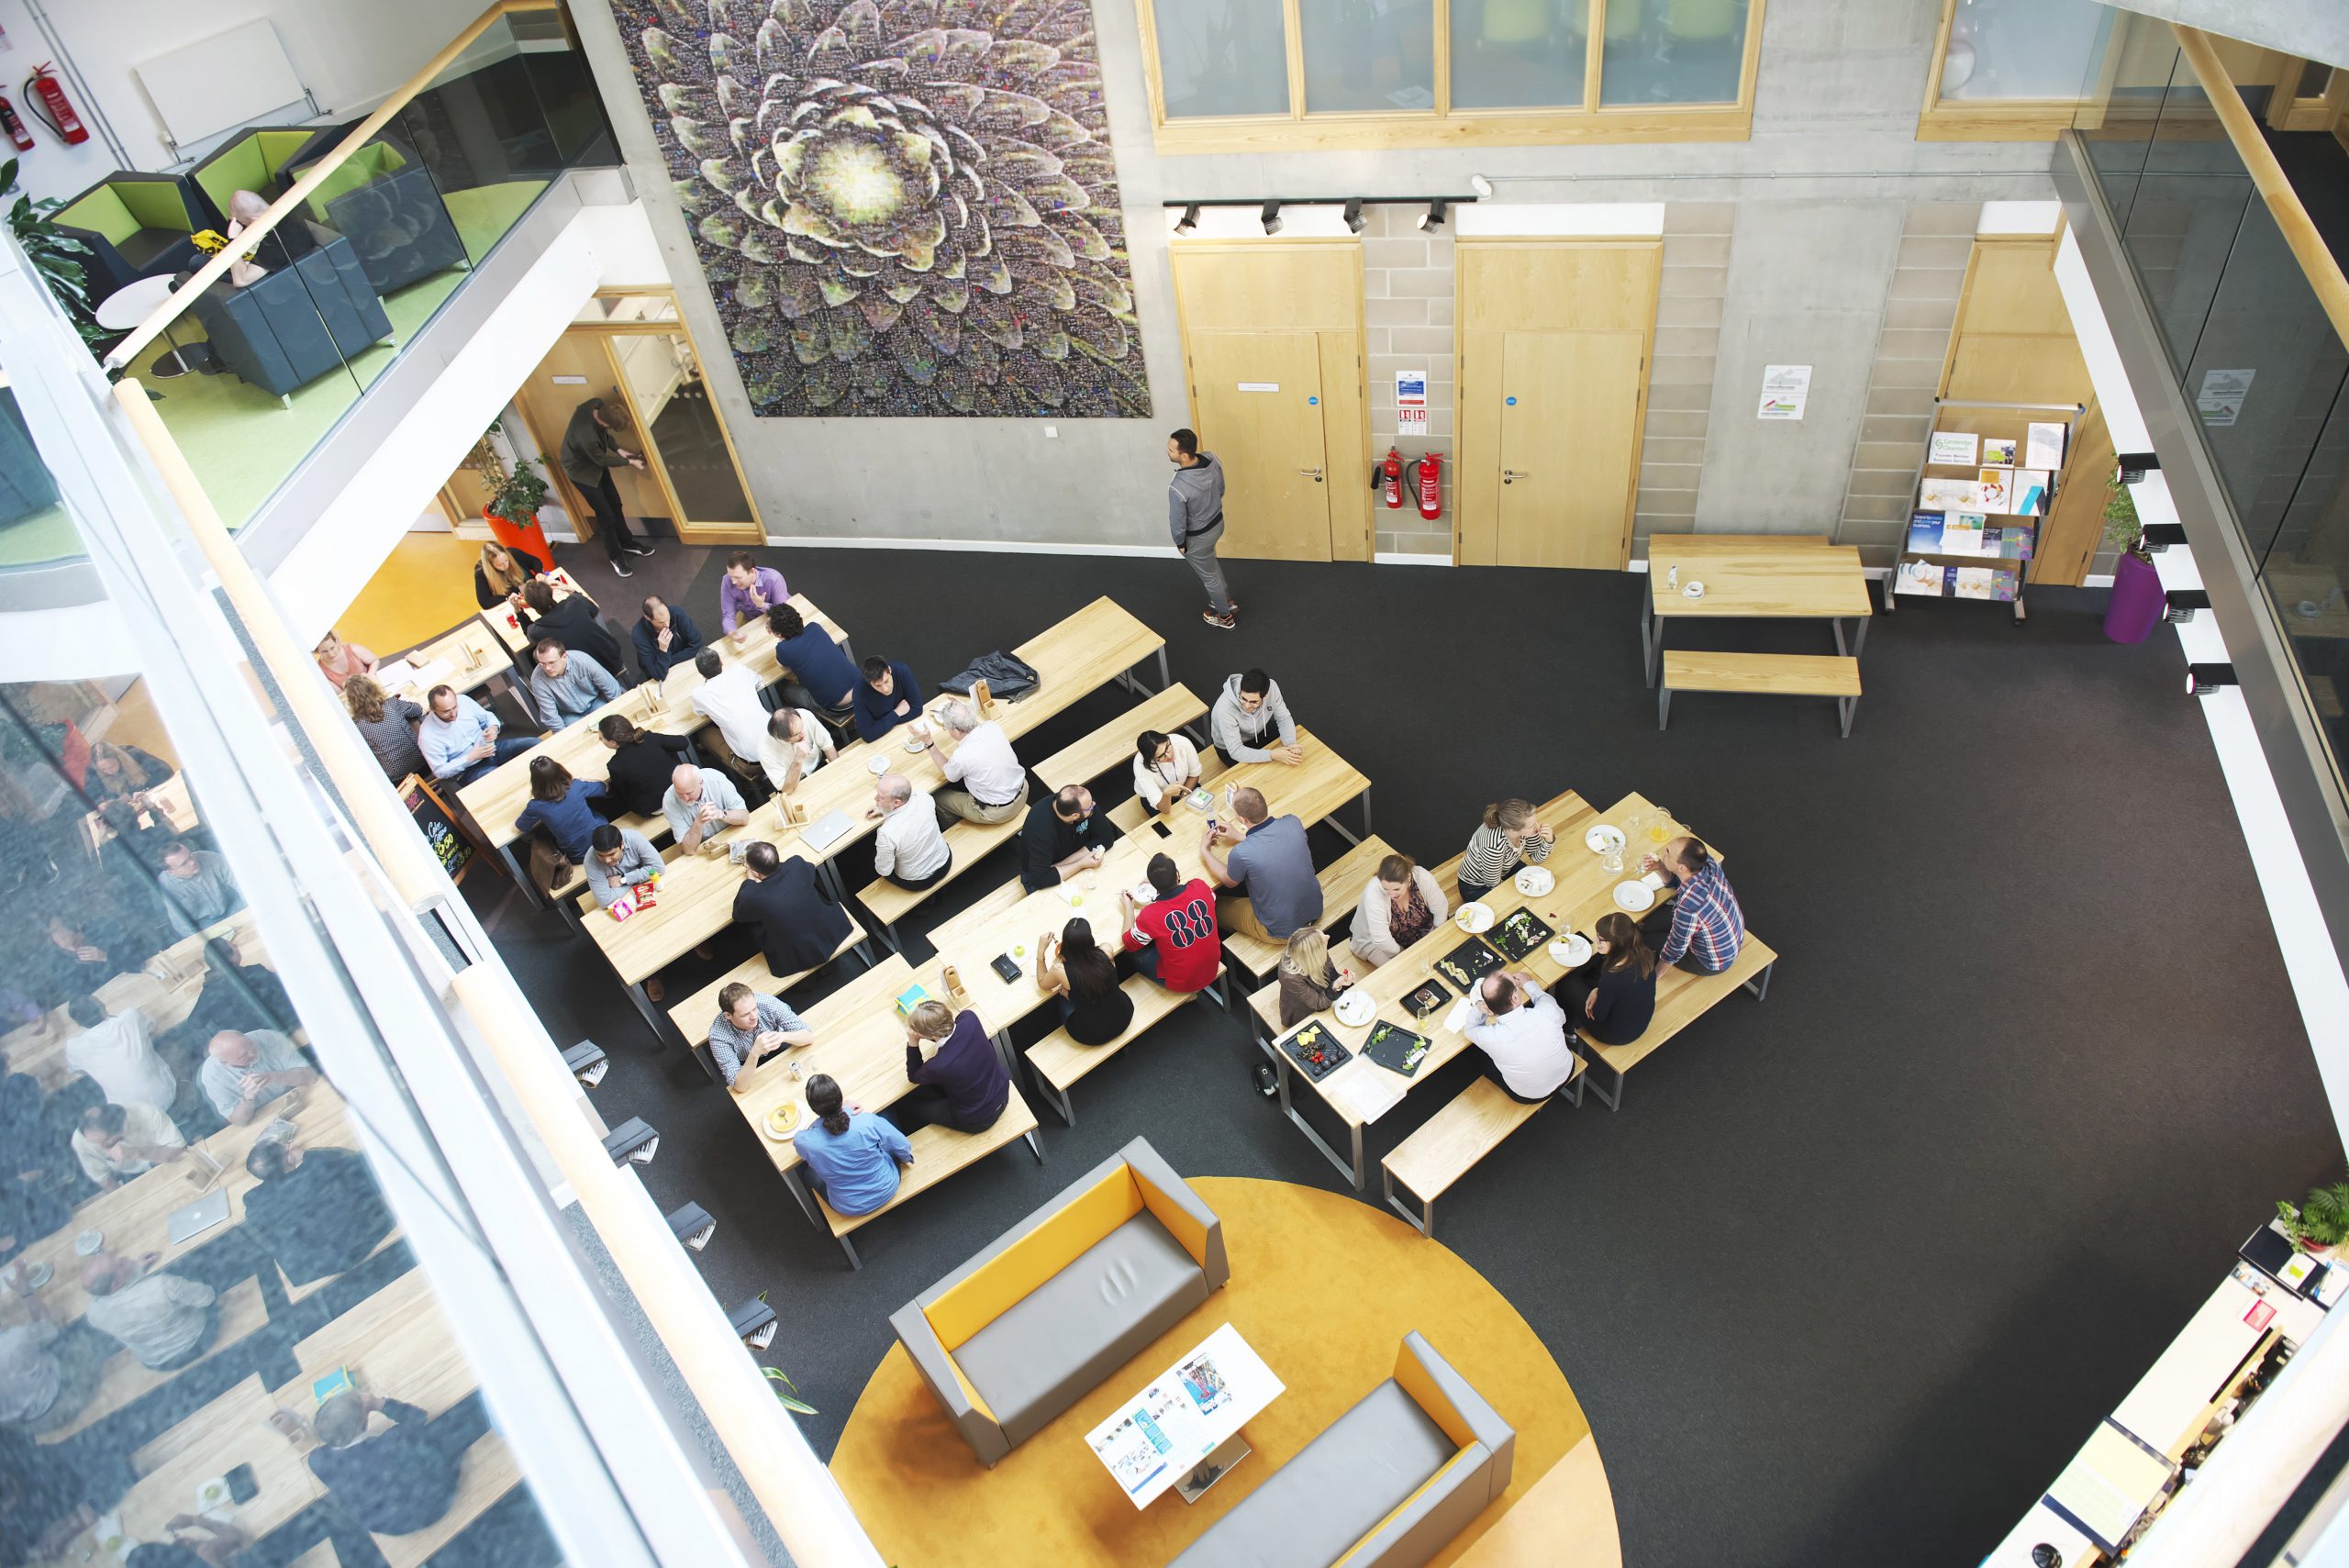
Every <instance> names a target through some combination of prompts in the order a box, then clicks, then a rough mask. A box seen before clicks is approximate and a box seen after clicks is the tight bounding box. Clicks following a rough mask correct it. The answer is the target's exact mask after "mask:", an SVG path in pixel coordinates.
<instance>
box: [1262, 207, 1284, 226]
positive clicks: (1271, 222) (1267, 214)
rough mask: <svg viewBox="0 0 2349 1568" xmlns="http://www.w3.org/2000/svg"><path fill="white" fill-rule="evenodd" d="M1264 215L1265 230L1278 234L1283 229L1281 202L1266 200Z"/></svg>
mask: <svg viewBox="0 0 2349 1568" xmlns="http://www.w3.org/2000/svg"><path fill="white" fill-rule="evenodd" d="M1263 216H1264V232H1265V233H1267V234H1278V233H1279V232H1280V231H1281V204H1280V203H1278V202H1266V203H1265V204H1264V215H1263Z"/></svg>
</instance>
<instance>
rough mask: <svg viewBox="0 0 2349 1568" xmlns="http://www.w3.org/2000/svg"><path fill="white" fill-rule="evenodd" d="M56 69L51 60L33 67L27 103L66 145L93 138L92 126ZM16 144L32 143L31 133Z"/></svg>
mask: <svg viewBox="0 0 2349 1568" xmlns="http://www.w3.org/2000/svg"><path fill="white" fill-rule="evenodd" d="M54 71H55V66H54V64H53V62H51V61H42V62H41V63H40V64H39V65H38V66H35V67H34V68H33V73H32V74H31V75H30V76H28V77H26V78H25V106H26V107H27V108H28V109H30V110H32V112H33V113H34V114H36V115H39V117H41V120H42V122H43V123H44V124H46V125H47V126H48V127H49V128H50V129H51V130H53V131H55V132H56V133H57V134H58V136H59V138H60V139H62V140H63V141H64V143H65V145H66V146H68V147H72V146H76V145H78V144H80V143H82V142H84V141H87V140H89V139H90V128H89V127H87V126H85V125H83V123H82V117H81V116H79V115H77V114H75V113H74V112H73V101H72V99H70V98H68V97H67V96H66V95H65V89H64V87H63V86H61V85H60V84H59V83H58V80H57V77H56V76H55V74H54ZM36 100H38V102H36ZM17 145H18V146H19V147H30V146H31V145H32V139H30V138H29V137H28V138H27V139H25V140H23V141H21V142H18V143H17Z"/></svg>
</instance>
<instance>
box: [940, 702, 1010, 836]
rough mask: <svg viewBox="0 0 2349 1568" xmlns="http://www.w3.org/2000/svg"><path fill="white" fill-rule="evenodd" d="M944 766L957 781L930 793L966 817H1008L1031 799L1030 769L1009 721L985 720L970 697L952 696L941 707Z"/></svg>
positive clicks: (952, 813)
mask: <svg viewBox="0 0 2349 1568" xmlns="http://www.w3.org/2000/svg"><path fill="white" fill-rule="evenodd" d="M938 717H939V721H940V728H941V733H940V734H939V736H938V757H939V762H938V765H939V771H940V772H941V773H944V774H945V775H946V782H947V784H949V785H952V786H953V787H951V788H947V789H941V790H940V791H939V792H938V793H937V794H936V795H932V796H930V798H931V799H932V800H934V801H936V802H937V803H938V809H939V810H941V811H943V812H945V813H946V814H947V815H948V816H949V817H961V818H962V819H963V821H965V822H979V823H991V822H1008V821H1010V820H1011V819H1012V818H1013V817H1017V816H1019V813H1020V812H1021V811H1022V810H1023V809H1024V808H1025V807H1026V806H1027V805H1028V769H1027V767H1026V766H1025V765H1024V764H1022V763H1021V762H1020V761H1019V753H1018V752H1016V751H1013V750H1012V749H1011V741H1010V740H1009V738H1008V737H1007V736H1006V735H1005V734H1004V732H1003V726H1002V725H1000V724H997V723H996V721H995V720H994V719H991V718H990V719H988V720H986V721H985V723H981V722H980V720H979V716H978V714H977V713H976V712H975V711H974V710H973V708H972V706H971V705H970V704H969V703H966V702H950V703H948V704H947V705H946V706H944V707H942V708H941V709H940V710H939V714H938Z"/></svg>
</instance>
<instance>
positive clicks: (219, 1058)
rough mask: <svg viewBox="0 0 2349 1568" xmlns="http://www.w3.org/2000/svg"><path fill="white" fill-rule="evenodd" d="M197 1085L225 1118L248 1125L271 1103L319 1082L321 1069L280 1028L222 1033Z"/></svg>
mask: <svg viewBox="0 0 2349 1568" xmlns="http://www.w3.org/2000/svg"><path fill="white" fill-rule="evenodd" d="M196 1081H197V1082H198V1083H199V1084H202V1085H203V1086H204V1097H205V1098H206V1099H207V1100H209V1101H211V1102H212V1108H213V1109H214V1110H216V1111H218V1112H219V1113H220V1116H221V1118H222V1119H223V1120H225V1121H227V1122H228V1124H229V1125H230V1126H231V1127H242V1126H244V1125H245V1123H247V1122H249V1121H250V1120H252V1119H253V1116H254V1114H255V1113H256V1112H258V1111H259V1110H260V1109H261V1107H262V1106H265V1105H267V1104H269V1102H270V1101H272V1100H273V1099H276V1098H277V1097H278V1096H280V1095H284V1094H287V1093H289V1092H291V1091H293V1090H295V1089H298V1088H301V1087H302V1086H303V1085H305V1084H315V1083H317V1081H318V1070H317V1068H315V1067H313V1066H311V1065H310V1064H309V1063H308V1062H305V1061H304V1060H303V1059H302V1053H301V1051H298V1050H296V1049H295V1045H294V1042H293V1041H292V1040H288V1039H286V1038H285V1037H284V1035H282V1034H279V1033H278V1032H277V1031H276V1030H275V1029H222V1030H221V1031H220V1032H219V1033H218V1034H216V1035H214V1036H213V1037H212V1040H211V1041H210V1043H209V1044H208V1045H206V1048H205V1058H204V1065H203V1066H202V1067H200V1068H198V1069H197V1070H196Z"/></svg>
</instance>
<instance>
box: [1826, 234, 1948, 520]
mask: <svg viewBox="0 0 2349 1568" xmlns="http://www.w3.org/2000/svg"><path fill="white" fill-rule="evenodd" d="M1981 210H1982V209H1981V206H1980V204H1979V203H1975V202H1910V203H1908V204H1906V207H1905V210H1904V212H1903V213H1902V215H1901V223H1900V248H1899V251H1898V258H1897V261H1896V262H1895V264H1894V267H1893V270H1892V281H1891V286H1890V288H1889V289H1888V290H1887V293H1886V295H1885V300H1884V324H1883V327H1882V329H1881V330H1880V331H1879V332H1878V334H1877V336H1876V358H1875V360H1874V361H1873V362H1872V363H1871V364H1870V366H1869V369H1868V390H1867V404H1866V407H1865V413H1864V414H1863V416H1862V417H1861V420H1860V431H1859V437H1860V439H1859V442H1858V445H1857V446H1856V447H1854V450H1853V453H1852V471H1851V480H1850V483H1849V484H1847V485H1846V486H1845V489H1844V493H1843V510H1842V528H1841V529H1840V531H1839V532H1838V534H1837V538H1838V539H1840V540H1841V542H1842V543H1844V544H1855V545H1857V546H1859V547H1860V556H1861V559H1862V560H1864V561H1865V562H1867V563H1868V564H1869V565H1871V566H1885V565H1889V564H1890V563H1891V562H1892V560H1893V559H1894V557H1895V556H1896V555H1898V552H1899V548H1900V540H1901V539H1902V538H1903V536H1904V534H1905V532H1906V529H1907V526H1908V520H1909V507H1910V503H1911V502H1912V501H1913V500H1914V499H1915V496H1916V493H1917V475H1918V474H1919V473H1920V472H1921V471H1922V470H1923V468H1924V464H1925V445H1926V438H1927V437H1928V436H1929V435H1930V434H1931V433H1932V428H1933V398H1934V395H1935V393H1936V392H1937V391H1938V390H1939V388H1940V385H1941V374H1942V364H1943V361H1944V360H1945V359H1946V358H1947V357H1948V354H1949V335H1950V329H1951V328H1953V327H1954V326H1955V325H1956V323H1957V301H1958V295H1959V294H1960V293H1961V292H1962V291H1963V290H1964V288H1965V262H1966V259H1967V257H1969V256H1970V255H1972V254H1973V250H1974V229H1975V225H1976V220H1977V219H1978V218H1979V217H1980V216H1981Z"/></svg>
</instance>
